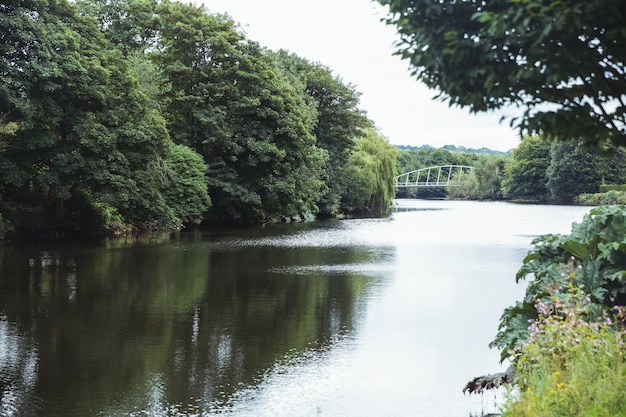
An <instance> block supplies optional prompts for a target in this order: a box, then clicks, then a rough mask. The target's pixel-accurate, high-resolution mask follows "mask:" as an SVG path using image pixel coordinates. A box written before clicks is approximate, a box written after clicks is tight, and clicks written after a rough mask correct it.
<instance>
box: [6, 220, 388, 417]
mask: <svg viewBox="0 0 626 417" xmlns="http://www.w3.org/2000/svg"><path fill="white" fill-rule="evenodd" d="M318 227H319V226H313V225H311V226H296V227H293V228H291V229H289V230H287V232H288V233H286V234H285V232H286V230H285V228H284V227H283V226H280V227H278V228H276V229H274V230H264V231H261V232H259V231H253V235H252V236H246V235H245V232H233V233H231V234H229V235H228V236H227V237H221V236H215V235H213V236H206V235H202V234H198V233H188V234H179V235H175V236H173V237H171V238H168V240H164V239H162V238H161V239H157V240H153V241H150V242H145V241H143V242H140V243H139V244H137V243H132V242H118V243H117V244H115V243H113V242H107V243H106V244H105V245H98V244H92V245H84V244H83V245H27V246H20V245H9V246H7V247H4V248H3V249H2V250H1V251H0V257H1V258H0V289H1V293H0V294H1V295H0V336H1V337H2V338H1V342H0V347H1V348H0V349H1V350H0V360H1V362H0V369H1V370H2V372H1V374H0V384H1V385H0V387H1V389H2V399H1V402H0V404H1V406H2V408H0V414H1V415H3V416H4V415H6V416H13V415H15V416H39V415H42V416H84V415H103V416H113V415H150V416H152V415H189V414H200V413H206V412H210V410H220V409H224V408H225V407H229V406H230V404H232V402H233V401H234V398H235V394H236V393H238V392H241V390H242V389H245V387H252V386H255V384H258V383H260V382H261V381H263V380H264V378H265V377H266V374H267V373H268V372H269V370H271V369H274V368H275V367H276V366H277V364H278V363H280V362H281V361H285V360H286V359H285V358H301V357H303V355H304V356H306V353H305V352H321V351H325V350H326V349H328V347H329V346H330V345H332V344H333V343H335V341H336V340H337V338H340V337H343V336H342V335H346V334H349V333H350V332H353V331H354V330H355V329H356V328H357V327H358V325H359V322H360V319H361V316H362V314H363V307H364V300H365V297H366V295H367V293H368V291H369V288H370V287H371V286H372V284H373V283H375V282H376V279H382V272H383V271H382V270H381V269H380V268H377V267H375V266H374V265H376V263H377V262H378V261H380V260H381V259H384V258H385V257H386V256H387V255H385V254H384V253H382V252H385V251H384V250H383V251H381V250H380V248H379V249H376V250H371V249H369V248H367V247H354V248H353V247H350V245H351V241H350V240H347V241H343V242H342V244H341V245H339V246H338V245H335V244H333V245H332V246H329V245H328V242H330V241H333V242H335V243H336V242H338V240H337V239H336V238H337V236H335V237H334V238H333V237H332V236H328V237H324V235H325V234H326V233H327V231H326V230H323V228H322V229H318ZM333 229H335V230H339V229H341V227H340V225H339V223H337V224H331V225H330V230H333ZM239 233H243V235H241V236H238V234H239ZM248 233H249V232H248ZM254 233H259V234H260V235H259V236H255V235H254ZM311 235H313V237H311ZM347 235H349V233H348V234H346V236H347ZM311 239H313V240H316V239H317V240H319V239H321V240H324V239H326V243H325V244H319V245H314V247H308V246H310V242H312V240H311ZM307 242H308V243H307ZM294 247H295V248H296V249H294ZM298 247H300V248H303V250H298V249H297V248H298ZM304 248H306V250H304Z"/></svg>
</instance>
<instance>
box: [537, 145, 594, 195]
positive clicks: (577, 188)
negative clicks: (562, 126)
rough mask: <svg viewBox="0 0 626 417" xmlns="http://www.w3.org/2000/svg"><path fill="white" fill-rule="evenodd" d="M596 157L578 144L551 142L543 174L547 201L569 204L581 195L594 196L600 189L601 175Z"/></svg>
mask: <svg viewBox="0 0 626 417" xmlns="http://www.w3.org/2000/svg"><path fill="white" fill-rule="evenodd" d="M599 168H600V166H599V157H598V155H597V154H596V153H595V152H593V151H592V150H590V149H587V148H585V147H583V145H582V143H580V142H579V143H576V142H574V141H570V142H555V143H552V145H551V147H550V164H549V165H548V169H547V170H546V176H547V178H548V181H547V183H546V185H547V187H548V190H549V191H550V197H551V198H552V199H553V200H555V201H563V202H571V201H572V200H573V199H574V197H576V196H577V195H579V194H583V193H595V192H598V190H599V188H600V182H601V181H602V172H600V170H599Z"/></svg>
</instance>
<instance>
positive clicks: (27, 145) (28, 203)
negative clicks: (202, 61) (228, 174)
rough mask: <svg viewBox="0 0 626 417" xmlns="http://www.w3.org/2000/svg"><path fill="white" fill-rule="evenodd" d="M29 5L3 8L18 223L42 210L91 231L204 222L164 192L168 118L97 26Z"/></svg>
mask: <svg viewBox="0 0 626 417" xmlns="http://www.w3.org/2000/svg"><path fill="white" fill-rule="evenodd" d="M23 4H25V6H12V5H9V4H6V3H5V4H4V10H3V11H4V12H5V13H3V18H2V19H1V20H0V25H2V29H1V30H0V31H1V32H2V36H3V43H2V48H3V59H2V60H1V61H0V74H1V75H2V78H3V83H2V85H1V86H0V98H1V100H0V101H1V103H0V107H1V108H0V114H6V115H9V117H10V121H9V122H8V123H6V126H7V129H9V128H10V131H9V133H10V135H11V137H10V146H7V147H6V148H5V151H4V152H2V155H1V156H0V184H2V186H1V187H0V193H1V195H2V199H3V200H4V207H5V210H8V211H9V212H11V213H13V214H12V215H13V217H16V218H18V220H19V217H20V216H22V218H23V220H25V218H24V216H25V213H27V212H29V211H33V212H37V213H38V214H39V216H38V218H39V221H40V223H41V224H40V226H42V227H46V226H47V227H50V226H55V225H56V226H57V227H62V228H68V227H71V228H73V229H76V228H83V229H85V228H87V229H92V230H93V231H96V230H97V229H98V228H100V227H102V226H105V225H104V224H103V223H106V221H107V220H113V219H114V220H115V222H116V223H117V222H122V223H127V224H128V225H130V226H134V227H135V228H139V229H148V228H149V229H152V228H159V229H163V228H178V227H180V225H181V222H182V221H183V220H184V219H186V218H190V217H193V216H198V215H200V213H201V212H202V211H199V212H194V213H193V215H192V214H191V213H190V211H191V210H194V209H197V208H198V206H195V207H194V208H191V207H190V208H189V210H188V211H187V213H186V214H185V216H184V218H183V217H179V216H178V215H177V214H175V211H176V210H174V209H173V208H172V207H169V206H168V204H167V201H166V198H165V197H164V195H163V193H162V190H163V188H164V185H165V183H166V182H167V184H170V185H172V184H174V182H175V179H174V176H170V177H169V179H168V173H172V170H169V171H168V161H169V160H170V157H172V156H173V157H174V158H177V156H176V153H175V152H174V153H173V148H172V143H171V140H170V137H169V133H168V131H167V128H166V124H165V120H164V119H163V117H162V116H161V114H160V113H159V109H158V106H156V101H155V99H154V97H150V96H149V95H147V94H145V93H144V91H147V88H145V86H144V85H142V84H140V83H138V79H137V73H136V72H134V71H133V68H131V66H130V65H129V64H128V60H127V59H125V58H124V56H123V54H122V53H121V52H120V51H119V50H116V49H114V48H112V47H111V45H110V44H109V42H108V41H107V40H106V39H105V38H104V36H103V34H102V32H101V31H100V30H99V29H98V27H97V25H96V21H95V20H94V19H92V18H91V17H89V16H86V15H81V14H79V13H77V12H76V9H75V7H74V5H73V4H71V3H68V2H66V1H63V0H61V1H51V2H37V1H34V2H29V3H23ZM33 16H35V17H36V18H33ZM12 126H13V127H12ZM5 130H6V129H5ZM174 160H175V159H174ZM176 178H183V176H181V175H179V176H177V177H176ZM200 178H204V174H203V173H202V174H200ZM18 223H19V221H18ZM23 223H24V224H25V225H27V226H37V221H31V222H23Z"/></svg>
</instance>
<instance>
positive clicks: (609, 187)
mask: <svg viewBox="0 0 626 417" xmlns="http://www.w3.org/2000/svg"><path fill="white" fill-rule="evenodd" d="M609 191H626V184H600V192H601V193H606V192H609Z"/></svg>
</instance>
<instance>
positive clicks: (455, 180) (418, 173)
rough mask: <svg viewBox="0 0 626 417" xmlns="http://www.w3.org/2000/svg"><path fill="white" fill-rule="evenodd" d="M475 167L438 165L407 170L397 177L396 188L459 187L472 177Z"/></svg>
mask: <svg viewBox="0 0 626 417" xmlns="http://www.w3.org/2000/svg"><path fill="white" fill-rule="evenodd" d="M473 169H474V167H471V166H468V165H438V166H432V167H428V168H420V169H416V170H414V171H410V172H405V173H404V174H400V175H398V176H397V177H396V188H422V187H458V186H460V185H461V184H462V181H463V179H464V178H466V177H468V178H469V177H471V175H472V170H473Z"/></svg>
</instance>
